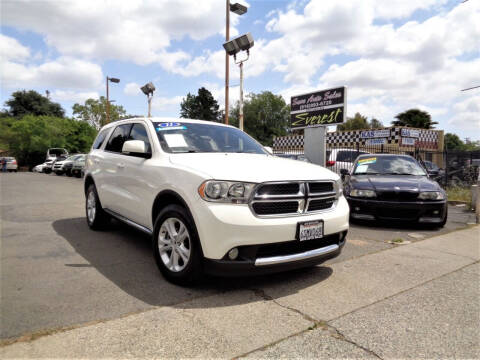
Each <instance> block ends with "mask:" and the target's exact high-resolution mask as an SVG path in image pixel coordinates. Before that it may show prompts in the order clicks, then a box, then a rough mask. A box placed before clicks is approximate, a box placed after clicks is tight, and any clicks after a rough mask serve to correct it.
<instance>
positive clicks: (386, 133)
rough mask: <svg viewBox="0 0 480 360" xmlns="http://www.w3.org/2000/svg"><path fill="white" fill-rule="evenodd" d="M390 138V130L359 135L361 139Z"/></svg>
mask: <svg viewBox="0 0 480 360" xmlns="http://www.w3.org/2000/svg"><path fill="white" fill-rule="evenodd" d="M389 136H390V130H367V131H362V132H361V133H360V138H361V139H372V138H386V137H389Z"/></svg>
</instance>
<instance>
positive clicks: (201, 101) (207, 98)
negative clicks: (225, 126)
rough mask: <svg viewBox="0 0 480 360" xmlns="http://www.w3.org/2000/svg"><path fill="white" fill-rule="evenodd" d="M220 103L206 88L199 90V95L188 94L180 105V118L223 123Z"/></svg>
mask: <svg viewBox="0 0 480 360" xmlns="http://www.w3.org/2000/svg"><path fill="white" fill-rule="evenodd" d="M218 108H219V106H218V102H217V100H215V99H214V97H213V95H212V93H211V92H210V91H208V90H207V89H205V88H204V87H202V88H200V89H198V95H193V94H190V93H188V94H187V96H186V97H185V98H183V100H182V102H181V104H180V117H182V118H187V119H199V120H210V121H222V115H221V113H220V111H219V110H218Z"/></svg>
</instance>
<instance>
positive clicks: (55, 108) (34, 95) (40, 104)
mask: <svg viewBox="0 0 480 360" xmlns="http://www.w3.org/2000/svg"><path fill="white" fill-rule="evenodd" d="M5 105H6V106H7V112H8V115H10V116H13V117H15V118H17V119H18V118H21V117H23V116H25V115H38V116H40V115H45V116H56V117H63V116H64V115H65V111H64V110H63V109H62V107H61V106H60V104H58V103H54V102H52V101H50V99H49V98H47V97H45V96H43V95H41V94H39V93H38V92H36V91H34V90H29V91H26V90H21V91H15V92H14V93H12V95H11V98H10V99H9V100H7V101H6V102H5Z"/></svg>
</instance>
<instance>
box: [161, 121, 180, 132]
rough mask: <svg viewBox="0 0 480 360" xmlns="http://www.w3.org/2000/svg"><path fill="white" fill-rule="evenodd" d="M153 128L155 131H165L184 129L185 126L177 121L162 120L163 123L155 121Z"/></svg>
mask: <svg viewBox="0 0 480 360" xmlns="http://www.w3.org/2000/svg"><path fill="white" fill-rule="evenodd" d="M155 128H156V130H157V131H165V130H186V129H187V127H186V126H185V125H182V124H181V123H178V122H163V123H156V124H155Z"/></svg>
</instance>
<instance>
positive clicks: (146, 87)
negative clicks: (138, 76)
mask: <svg viewBox="0 0 480 360" xmlns="http://www.w3.org/2000/svg"><path fill="white" fill-rule="evenodd" d="M140 90H142V92H143V93H144V94H145V95H147V96H149V95H150V94H152V95H153V92H154V91H155V86H154V85H153V84H152V82H149V83H148V84H145V85H143V86H142V87H141V88H140Z"/></svg>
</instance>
